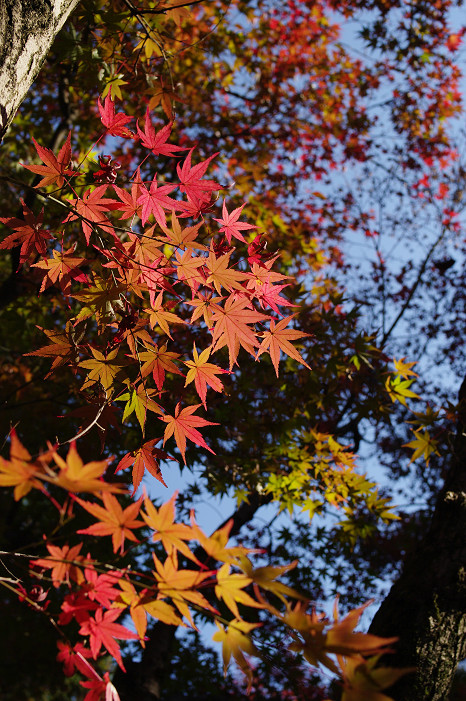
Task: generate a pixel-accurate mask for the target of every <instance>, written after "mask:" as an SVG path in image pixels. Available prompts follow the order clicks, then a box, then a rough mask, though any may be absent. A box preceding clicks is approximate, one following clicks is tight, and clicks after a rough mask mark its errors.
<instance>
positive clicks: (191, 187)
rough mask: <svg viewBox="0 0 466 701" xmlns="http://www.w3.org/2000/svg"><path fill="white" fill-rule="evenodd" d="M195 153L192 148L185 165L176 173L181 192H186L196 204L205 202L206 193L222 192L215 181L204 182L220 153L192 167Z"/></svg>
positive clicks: (178, 167) (178, 166)
mask: <svg viewBox="0 0 466 701" xmlns="http://www.w3.org/2000/svg"><path fill="white" fill-rule="evenodd" d="M193 151H194V149H193V148H192V149H191V150H190V152H189V153H188V155H187V157H186V159H185V160H184V161H183V165H182V166H180V165H177V166H176V172H177V173H178V177H179V179H180V183H181V184H180V190H181V192H185V193H186V195H187V196H188V197H189V199H191V200H194V201H195V202H197V201H200V202H204V201H205V193H206V192H214V191H215V190H221V189H222V188H221V186H220V185H219V184H218V183H216V182H215V181H214V180H202V179H201V178H202V176H203V175H204V173H205V172H206V170H207V168H208V166H209V163H210V162H211V160H212V159H213V158H215V157H216V156H218V153H214V155H213V156H210V157H209V158H207V159H206V160H205V161H202V162H201V163H198V164H197V165H195V166H191V154H192V152H193Z"/></svg>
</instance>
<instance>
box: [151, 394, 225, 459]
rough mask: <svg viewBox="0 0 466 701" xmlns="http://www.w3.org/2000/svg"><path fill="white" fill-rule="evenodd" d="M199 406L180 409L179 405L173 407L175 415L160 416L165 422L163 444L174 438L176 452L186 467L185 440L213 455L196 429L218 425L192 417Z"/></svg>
mask: <svg viewBox="0 0 466 701" xmlns="http://www.w3.org/2000/svg"><path fill="white" fill-rule="evenodd" d="M200 406H201V404H194V405H193V406H186V407H185V408H184V409H181V404H180V402H178V404H177V405H176V407H175V415H174V416H171V415H170V414H165V416H160V417H159V418H160V420H161V421H165V423H166V424H167V426H166V428H165V431H164V434H163V444H164V445H165V443H166V441H167V440H168V439H169V438H170V437H171V436H173V435H174V436H175V441H176V445H177V446H178V450H179V451H180V453H181V455H182V456H183V462H184V464H185V465H186V439H187V438H189V440H190V441H192V442H193V443H195V444H196V445H200V446H202V447H203V448H205V449H206V450H208V451H209V452H210V453H213V454H214V455H215V453H214V451H213V450H212V448H209V446H208V445H207V443H206V442H205V440H204V439H203V437H202V436H201V434H200V433H199V431H198V430H197V428H200V427H201V426H218V425H219V424H218V423H214V422H212V421H206V419H203V418H201V417H200V416H194V412H195V411H196V409H198V408H199V407H200Z"/></svg>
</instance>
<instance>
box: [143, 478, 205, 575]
mask: <svg viewBox="0 0 466 701" xmlns="http://www.w3.org/2000/svg"><path fill="white" fill-rule="evenodd" d="M177 495H178V492H175V493H174V494H173V496H172V497H171V499H169V501H167V502H165V504H162V506H161V507H160V509H156V508H155V506H154V505H153V504H152V502H151V500H150V499H149V497H147V496H146V497H145V499H144V506H145V507H146V511H147V513H144V511H143V512H142V513H141V516H142V517H143V519H144V521H145V522H146V524H147V525H148V526H149V528H151V529H152V530H153V531H154V532H153V534H152V540H153V541H154V542H157V541H159V540H160V541H162V545H163V547H164V548H165V551H166V552H167V554H168V555H170V554H171V553H172V551H173V550H179V551H180V553H182V554H183V555H184V556H185V557H187V558H188V559H189V560H192V561H193V562H195V563H196V564H198V565H200V564H201V563H200V562H199V560H198V559H197V558H196V556H195V555H194V554H193V553H192V552H191V550H190V549H189V548H188V546H187V544H186V541H189V540H194V539H195V538H196V533H195V532H194V531H193V529H192V528H191V527H190V526H187V525H186V524H184V523H175V501H176V497H177Z"/></svg>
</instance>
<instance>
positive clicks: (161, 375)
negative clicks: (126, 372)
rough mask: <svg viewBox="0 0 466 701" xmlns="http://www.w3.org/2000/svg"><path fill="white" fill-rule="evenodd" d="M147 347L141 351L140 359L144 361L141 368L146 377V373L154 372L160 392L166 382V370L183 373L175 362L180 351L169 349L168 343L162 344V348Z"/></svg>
mask: <svg viewBox="0 0 466 701" xmlns="http://www.w3.org/2000/svg"><path fill="white" fill-rule="evenodd" d="M146 348H147V351H142V352H141V353H139V360H140V361H141V362H143V363H144V365H143V366H142V368H141V376H142V377H146V375H149V374H150V373H152V377H153V378H154V381H155V384H156V385H157V389H158V390H159V392H160V391H161V390H162V387H163V383H164V382H165V372H173V373H174V374H175V375H182V374H183V373H182V372H180V370H178V368H177V367H176V365H175V364H174V363H173V361H174V360H176V359H177V358H179V357H180V355H179V353H173V352H172V351H167V346H166V344H164V345H163V346H160V348H159V347H158V346H152V347H148V346H146Z"/></svg>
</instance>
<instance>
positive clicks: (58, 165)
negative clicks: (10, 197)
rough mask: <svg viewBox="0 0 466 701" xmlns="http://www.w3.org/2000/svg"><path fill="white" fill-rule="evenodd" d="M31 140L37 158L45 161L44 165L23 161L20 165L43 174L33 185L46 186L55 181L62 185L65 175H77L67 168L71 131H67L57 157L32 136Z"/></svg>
mask: <svg viewBox="0 0 466 701" xmlns="http://www.w3.org/2000/svg"><path fill="white" fill-rule="evenodd" d="M32 141H33V143H34V146H35V147H36V151H37V154H38V156H39V158H40V159H41V161H43V162H44V163H45V165H44V166H27V165H25V164H24V163H22V164H21V165H22V166H23V168H27V169H28V170H31V171H32V172H33V173H37V174H38V175H43V176H44V177H43V178H42V180H41V181H40V182H39V183H37V185H36V186H35V187H46V186H47V185H53V184H54V183H56V184H57V185H58V187H63V185H64V183H65V176H71V175H77V173H76V171H74V170H71V169H70V168H69V165H70V162H71V132H69V134H68V136H67V137H66V141H65V143H64V144H63V146H62V147H61V149H60V152H59V154H58V158H57V157H56V156H55V155H54V153H53V152H52V151H51V150H50V149H48V148H45V147H44V146H40V145H39V144H38V143H37V141H36V140H35V139H34V138H33V139H32Z"/></svg>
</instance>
